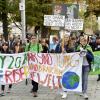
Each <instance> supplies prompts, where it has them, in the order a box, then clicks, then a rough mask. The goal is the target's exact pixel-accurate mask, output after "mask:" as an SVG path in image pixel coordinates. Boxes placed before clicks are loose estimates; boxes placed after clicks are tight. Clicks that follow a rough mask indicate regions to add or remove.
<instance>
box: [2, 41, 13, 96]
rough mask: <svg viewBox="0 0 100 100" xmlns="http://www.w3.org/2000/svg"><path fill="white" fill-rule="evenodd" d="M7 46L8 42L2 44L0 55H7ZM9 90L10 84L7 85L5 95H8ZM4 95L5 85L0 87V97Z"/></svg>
mask: <svg viewBox="0 0 100 100" xmlns="http://www.w3.org/2000/svg"><path fill="white" fill-rule="evenodd" d="M8 45H9V44H8V42H4V43H3V44H2V48H1V53H3V54H9V53H10V52H9V46H8ZM11 88H12V84H9V87H8V91H7V93H10V90H11ZM4 95H5V85H1V93H0V96H4Z"/></svg>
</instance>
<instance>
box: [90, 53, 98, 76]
mask: <svg viewBox="0 0 100 100" xmlns="http://www.w3.org/2000/svg"><path fill="white" fill-rule="evenodd" d="M93 54H94V62H93V63H92V66H91V67H92V70H91V72H90V74H92V75H96V74H100V51H95V52H94V53H93Z"/></svg>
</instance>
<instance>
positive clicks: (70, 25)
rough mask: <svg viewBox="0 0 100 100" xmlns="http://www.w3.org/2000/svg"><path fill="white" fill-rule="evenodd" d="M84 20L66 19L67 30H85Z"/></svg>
mask: <svg viewBox="0 0 100 100" xmlns="http://www.w3.org/2000/svg"><path fill="white" fill-rule="evenodd" d="M83 22H84V21H83V19H66V21H65V29H68V30H83Z"/></svg>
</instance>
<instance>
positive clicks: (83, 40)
mask: <svg viewBox="0 0 100 100" xmlns="http://www.w3.org/2000/svg"><path fill="white" fill-rule="evenodd" d="M87 43H88V38H87V37H86V36H80V44H81V45H82V46H85V45H87Z"/></svg>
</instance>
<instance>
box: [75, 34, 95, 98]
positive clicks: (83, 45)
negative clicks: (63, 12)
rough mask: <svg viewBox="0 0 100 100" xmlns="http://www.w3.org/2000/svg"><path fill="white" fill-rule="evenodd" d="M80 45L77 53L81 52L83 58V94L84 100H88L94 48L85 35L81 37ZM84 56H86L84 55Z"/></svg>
mask: <svg viewBox="0 0 100 100" xmlns="http://www.w3.org/2000/svg"><path fill="white" fill-rule="evenodd" d="M79 43H80V44H79V45H78V47H77V51H80V56H83V64H82V94H80V96H83V97H84V99H88V95H87V88H88V75H89V71H90V70H91V62H92V61H93V53H92V48H91V46H90V45H89V44H88V37H87V36H85V35H82V36H80V40H79ZM83 54H84V55H83Z"/></svg>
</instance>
